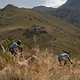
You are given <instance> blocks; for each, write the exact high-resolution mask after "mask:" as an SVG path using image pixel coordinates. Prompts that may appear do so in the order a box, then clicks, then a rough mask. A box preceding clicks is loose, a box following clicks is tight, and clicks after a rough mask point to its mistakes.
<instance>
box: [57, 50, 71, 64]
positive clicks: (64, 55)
mask: <svg viewBox="0 0 80 80" xmlns="http://www.w3.org/2000/svg"><path fill="white" fill-rule="evenodd" d="M69 55H70V53H69V52H67V51H64V52H63V53H61V54H60V55H59V56H58V61H59V63H60V65H62V64H61V62H62V61H64V65H66V64H67V62H68V61H69V62H70V63H71V64H72V62H71V60H70V58H69Z"/></svg>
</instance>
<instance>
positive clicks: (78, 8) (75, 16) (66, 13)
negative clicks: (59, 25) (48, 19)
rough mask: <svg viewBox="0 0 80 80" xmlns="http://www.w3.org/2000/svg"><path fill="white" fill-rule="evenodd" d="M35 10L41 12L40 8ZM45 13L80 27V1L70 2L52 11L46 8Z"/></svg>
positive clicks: (69, 0) (73, 0)
mask: <svg viewBox="0 0 80 80" xmlns="http://www.w3.org/2000/svg"><path fill="white" fill-rule="evenodd" d="M33 9H34V10H37V11H41V10H40V7H37V8H33ZM42 11H43V8H42ZM44 12H46V13H49V14H51V15H53V16H56V17H59V18H61V19H63V20H65V21H68V22H69V23H71V24H73V25H75V26H77V27H80V0H68V1H67V2H66V3H65V4H64V5H62V6H61V7H59V8H58V9H52V8H47V7H46V9H45V10H44Z"/></svg>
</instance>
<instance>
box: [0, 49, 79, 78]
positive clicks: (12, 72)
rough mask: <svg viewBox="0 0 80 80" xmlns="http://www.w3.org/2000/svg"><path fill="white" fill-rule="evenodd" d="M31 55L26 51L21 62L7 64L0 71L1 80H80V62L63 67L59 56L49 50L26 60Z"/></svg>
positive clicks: (39, 52) (74, 61) (75, 61)
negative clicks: (59, 61)
mask: <svg viewBox="0 0 80 80" xmlns="http://www.w3.org/2000/svg"><path fill="white" fill-rule="evenodd" d="M31 53H33V51H32V52H31ZM31 53H30V52H28V51H27V52H26V51H25V57H24V58H23V59H22V61H21V62H20V61H14V62H13V61H12V62H11V61H9V62H8V63H6V65H7V66H5V65H4V68H3V69H1V70H0V80H80V71H79V70H80V61H78V60H75V59H73V60H72V62H73V65H70V66H69V67H68V66H64V67H63V66H59V63H58V61H57V55H55V54H52V53H51V54H50V53H48V51H47V50H46V51H44V52H41V51H38V52H37V53H36V51H35V54H34V56H32V57H30V58H28V59H26V56H29V55H27V54H31ZM0 61H1V60H0ZM2 61H3V58H2ZM1 65H2V64H0V66H1Z"/></svg>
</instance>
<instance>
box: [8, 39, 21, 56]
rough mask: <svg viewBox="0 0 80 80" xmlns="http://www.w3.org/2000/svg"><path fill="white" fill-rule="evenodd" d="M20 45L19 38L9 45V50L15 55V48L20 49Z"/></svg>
mask: <svg viewBox="0 0 80 80" xmlns="http://www.w3.org/2000/svg"><path fill="white" fill-rule="evenodd" d="M20 45H21V40H18V41H16V42H14V43H13V44H12V45H11V46H10V48H9V51H10V52H11V54H12V55H14V56H15V55H16V52H17V50H19V51H22V48H21V47H20Z"/></svg>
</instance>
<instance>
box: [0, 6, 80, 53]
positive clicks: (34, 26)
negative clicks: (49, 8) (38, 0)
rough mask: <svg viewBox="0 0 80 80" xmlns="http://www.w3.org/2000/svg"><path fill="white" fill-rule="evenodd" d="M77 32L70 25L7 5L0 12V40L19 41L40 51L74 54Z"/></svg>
mask: <svg viewBox="0 0 80 80" xmlns="http://www.w3.org/2000/svg"><path fill="white" fill-rule="evenodd" d="M79 32H80V29H78V28H77V27H75V26H73V25H72V24H69V23H67V22H66V21H63V20H61V19H58V18H57V17H54V16H51V15H49V14H47V13H46V14H45V13H44V12H37V11H35V10H33V9H25V8H17V7H15V6H13V5H7V6H6V7H5V8H3V9H2V10H1V11H0V40H4V39H10V40H16V39H21V40H22V42H23V43H24V44H26V45H27V47H28V46H29V45H30V46H32V47H34V46H35V45H36V46H37V45H38V46H39V47H40V49H42V50H45V49H46V48H48V49H49V50H53V51H54V52H56V53H58V52H60V51H62V50H65V49H66V50H70V51H71V52H73V53H75V54H76V52H79V50H80V43H79V41H80V35H79ZM35 35H36V37H35ZM34 38H35V39H36V40H34ZM35 41H36V42H35ZM74 47H75V49H74Z"/></svg>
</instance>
